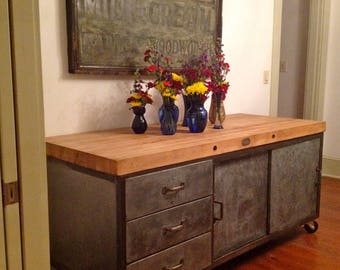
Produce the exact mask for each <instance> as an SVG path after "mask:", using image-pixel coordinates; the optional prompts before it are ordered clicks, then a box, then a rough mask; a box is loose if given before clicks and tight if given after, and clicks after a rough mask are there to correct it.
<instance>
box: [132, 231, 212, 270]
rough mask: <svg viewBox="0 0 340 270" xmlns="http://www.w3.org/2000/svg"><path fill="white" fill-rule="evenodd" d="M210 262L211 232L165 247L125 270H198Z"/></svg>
mask: <svg viewBox="0 0 340 270" xmlns="http://www.w3.org/2000/svg"><path fill="white" fill-rule="evenodd" d="M210 264H211V233H206V234H204V235H201V236H198V237H195V238H194V239H191V240H189V241H187V242H184V243H182V244H179V245H177V246H174V247H172V248H169V249H166V250H164V251H162V252H159V253H157V254H155V255H152V256H149V257H147V258H145V259H142V260H140V261H137V262H135V263H132V264H130V265H128V266H127V270H145V269H148V270H160V269H162V270H163V269H181V270H200V269H204V268H206V267H208V266H209V265H210Z"/></svg>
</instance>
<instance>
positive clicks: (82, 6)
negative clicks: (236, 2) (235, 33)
mask: <svg viewBox="0 0 340 270" xmlns="http://www.w3.org/2000/svg"><path fill="white" fill-rule="evenodd" d="M66 9H67V32H68V59H69V72H70V73H86V74H130V73H133V72H134V71H135V70H136V68H142V67H144V66H145V63H144V59H143V57H144V51H145V50H146V49H147V48H148V46H150V43H151V42H153V43H156V44H157V47H158V49H159V50H160V51H161V52H163V53H164V54H165V55H167V56H169V57H170V58H171V60H172V66H173V67H174V68H177V67H179V62H178V59H181V58H183V57H184V56H185V55H194V54H195V53H196V52H197V51H198V46H199V43H201V42H203V43H208V44H213V43H215V42H216V39H217V38H218V37H221V34H222V0H157V1H155V0H66Z"/></svg>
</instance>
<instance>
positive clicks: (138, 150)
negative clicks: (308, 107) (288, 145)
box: [46, 114, 326, 175]
mask: <svg viewBox="0 0 340 270" xmlns="http://www.w3.org/2000/svg"><path fill="white" fill-rule="evenodd" d="M223 126H224V129H213V128H212V126H209V125H208V126H207V127H206V129H205V131H204V132H203V133H189V131H188V128H184V127H180V126H178V128H177V133H176V134H175V135H162V134H161V132H160V129H159V126H157V125H155V126H149V127H148V129H147V131H146V132H145V133H144V134H134V133H133V131H132V130H131V128H120V129H113V130H106V131H94V132H86V133H79V134H71V135H61V136H54V137H48V138H46V147H47V155H48V156H50V157H54V158H57V159H60V160H63V161H66V162H70V163H72V164H77V165H80V166H82V167H85V168H89V169H93V170H96V171H99V172H104V173H109V174H114V175H126V174H130V173H135V172H139V171H143V170H148V169H154V168H158V167H162V166H167V165H172V164H176V163H181V162H186V161H191V160H195V159H201V158H207V157H211V156H215V155H220V154H224V153H228V152H232V151H237V150H242V149H246V148H251V147H255V146H261V145H265V144H269V143H274V142H280V141H284V140H288V139H293V138H298V137H303V136H307V135H312V134H317V133H321V132H324V131H325V126H326V124H325V122H320V121H311V120H302V119H291V118H276V117H269V116H259V115H249V114H232V115H227V117H226V119H225V121H224V123H223Z"/></svg>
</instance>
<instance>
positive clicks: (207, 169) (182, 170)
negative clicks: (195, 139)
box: [125, 161, 213, 220]
mask: <svg viewBox="0 0 340 270" xmlns="http://www.w3.org/2000/svg"><path fill="white" fill-rule="evenodd" d="M212 179H213V170H212V162H211V161H202V162H197V163H193V164H189V165H185V166H180V167H175V168H171V169H167V170H162V171H159V172H154V173H148V174H144V175H140V176H136V177H131V178H128V179H126V187H125V188H126V218H127V220H132V219H134V218H137V217H141V216H145V215H147V214H151V213H154V212H157V211H160V210H164V209H166V208H170V207H173V206H176V205H179V204H182V203H185V202H189V201H193V200H195V199H199V198H203V197H206V196H208V195H211V194H212V182H213V181H212Z"/></svg>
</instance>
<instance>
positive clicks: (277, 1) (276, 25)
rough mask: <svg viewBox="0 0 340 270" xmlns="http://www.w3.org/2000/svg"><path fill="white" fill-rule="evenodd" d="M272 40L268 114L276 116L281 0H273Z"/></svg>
mask: <svg viewBox="0 0 340 270" xmlns="http://www.w3.org/2000/svg"><path fill="white" fill-rule="evenodd" d="M273 13H274V14H273V42H272V46H273V48H272V67H271V69H272V72H271V82H272V83H271V86H270V104H269V115H270V116H277V114H278V102H279V79H280V55H281V24H282V0H274V12H273Z"/></svg>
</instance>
